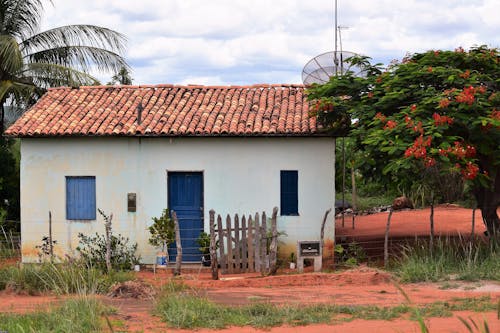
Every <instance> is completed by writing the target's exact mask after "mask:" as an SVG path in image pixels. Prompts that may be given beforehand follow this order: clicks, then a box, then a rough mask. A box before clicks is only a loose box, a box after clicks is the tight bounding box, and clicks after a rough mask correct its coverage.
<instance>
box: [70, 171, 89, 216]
mask: <svg viewBox="0 0 500 333" xmlns="http://www.w3.org/2000/svg"><path fill="white" fill-rule="evenodd" d="M66 219H68V220H95V219H96V197H95V177H91V176H84V177H66Z"/></svg>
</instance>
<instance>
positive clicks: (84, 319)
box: [0, 297, 109, 333]
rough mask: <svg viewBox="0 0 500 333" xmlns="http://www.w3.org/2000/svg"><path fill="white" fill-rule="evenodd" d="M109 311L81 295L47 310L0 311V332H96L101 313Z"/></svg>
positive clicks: (100, 323) (97, 302) (100, 321)
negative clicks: (4, 312) (5, 312)
mask: <svg viewBox="0 0 500 333" xmlns="http://www.w3.org/2000/svg"><path fill="white" fill-rule="evenodd" d="M108 311H109V310H108V309H107V308H105V307H104V306H103V305H102V304H101V303H100V302H99V301H97V300H95V299H93V298H88V297H80V298H77V299H72V300H69V301H66V302H65V303H63V304H62V306H60V307H57V308H52V309H50V310H49V311H37V312H34V313H28V314H0V331H5V332H9V333H17V332H38V333H45V332H74V333H80V332H82V333H83V332H97V331H101V329H102V327H101V326H102V320H101V318H102V316H103V315H106V314H107V313H109V312H108Z"/></svg>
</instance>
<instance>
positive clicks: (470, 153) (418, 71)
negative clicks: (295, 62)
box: [308, 46, 500, 231]
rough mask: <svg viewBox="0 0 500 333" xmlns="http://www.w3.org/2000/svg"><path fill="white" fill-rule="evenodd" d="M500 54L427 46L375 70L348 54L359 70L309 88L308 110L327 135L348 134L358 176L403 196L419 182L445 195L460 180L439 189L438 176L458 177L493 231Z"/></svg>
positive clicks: (499, 176)
mask: <svg viewBox="0 0 500 333" xmlns="http://www.w3.org/2000/svg"><path fill="white" fill-rule="evenodd" d="M499 59H500V54H499V51H498V50H497V49H489V48H487V47H485V46H481V47H474V48H471V49H470V50H469V51H468V52H466V51H464V50H463V49H457V50H455V51H429V52H425V53H420V54H414V55H411V56H409V57H407V58H405V59H403V61H402V62H400V63H394V64H392V65H391V66H390V67H389V68H387V69H386V70H385V71H383V72H382V71H381V70H380V66H378V65H375V66H373V65H371V64H370V63H369V61H368V60H369V58H361V59H360V58H352V59H350V61H351V62H353V61H354V62H360V63H361V64H362V65H363V66H364V67H365V68H366V75H365V76H363V77H356V76H354V74H353V73H349V72H348V73H347V74H346V75H342V76H338V77H333V78H331V80H330V81H329V82H328V83H326V84H324V85H314V86H313V87H312V88H310V89H309V91H308V92H309V98H310V99H311V100H312V104H313V105H312V114H313V115H314V116H316V117H317V119H318V122H319V123H320V124H321V125H323V127H324V128H325V130H326V131H329V132H330V133H332V134H333V135H346V133H349V135H350V136H351V137H352V140H354V146H355V150H356V151H358V152H362V153H360V154H361V155H362V156H360V157H359V160H360V161H361V162H360V163H358V166H359V168H358V170H359V171H360V172H361V173H362V174H363V176H364V178H365V179H367V180H373V181H376V182H380V183H382V184H387V185H388V186H390V184H397V185H398V187H399V189H400V190H401V191H402V192H405V193H408V192H410V190H411V188H412V186H413V185H414V184H415V183H419V184H425V185H427V186H429V187H430V188H432V189H433V190H434V192H435V193H436V195H437V196H441V197H443V200H446V198H445V197H446V196H449V195H450V194H451V193H454V192H456V191H457V188H458V190H461V184H460V182H457V183H456V184H455V185H454V187H455V188H448V189H444V188H443V186H442V185H443V184H445V185H446V184H449V181H446V180H444V179H443V177H445V175H449V174H452V175H453V177H455V178H459V177H457V176H456V175H460V176H461V177H462V178H463V179H464V180H465V181H467V182H470V183H472V186H473V189H474V193H475V195H476V199H477V200H478V205H479V207H482V209H483V210H484V212H483V213H485V214H484V215H485V216H487V219H489V222H487V224H489V225H490V226H489V229H492V228H498V223H499V222H498V217H496V214H495V210H496V207H497V206H498V204H500V203H499V202H498V199H495V198H498V194H499V193H500V186H498V184H500V170H499V169H500V145H498V142H500V111H499V109H500V94H499V93H498V90H499V88H500V61H499ZM348 61H349V60H348ZM351 120H355V121H354V122H352V121H351ZM495 184H496V185H495ZM442 190H444V191H445V192H446V193H440V191H442ZM495 200H496V201H495ZM487 210H489V211H487ZM490 231H491V230H490Z"/></svg>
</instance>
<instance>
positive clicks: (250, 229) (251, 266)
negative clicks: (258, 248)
mask: <svg viewBox="0 0 500 333" xmlns="http://www.w3.org/2000/svg"><path fill="white" fill-rule="evenodd" d="M253 242H254V238H253V221H252V215H249V216H248V271H249V272H255V266H254V259H253V258H254V246H253Z"/></svg>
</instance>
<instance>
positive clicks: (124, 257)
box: [76, 233, 141, 271]
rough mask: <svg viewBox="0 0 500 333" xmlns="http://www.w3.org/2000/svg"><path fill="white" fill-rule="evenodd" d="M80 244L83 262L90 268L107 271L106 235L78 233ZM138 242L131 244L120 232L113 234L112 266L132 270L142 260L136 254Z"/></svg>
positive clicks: (79, 250)
mask: <svg viewBox="0 0 500 333" xmlns="http://www.w3.org/2000/svg"><path fill="white" fill-rule="evenodd" d="M78 239H79V244H78V247H77V248H76V250H77V251H78V254H79V256H80V259H81V260H82V262H83V263H84V264H85V265H86V266H87V267H89V268H92V267H93V268H97V269H100V270H102V271H106V237H105V236H104V235H99V234H98V233H96V234H95V235H91V236H86V235H84V234H82V233H79V234H78ZM136 252H137V243H134V244H130V243H129V239H128V238H125V237H123V236H122V235H120V234H118V236H115V235H111V267H112V268H113V269H114V270H130V269H131V268H132V267H133V266H134V265H136V264H138V263H139V261H140V260H141V258H140V256H137V255H136Z"/></svg>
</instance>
